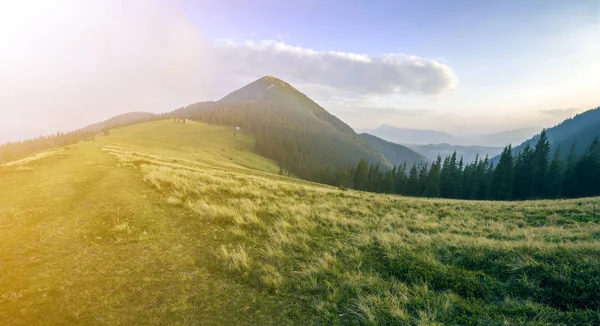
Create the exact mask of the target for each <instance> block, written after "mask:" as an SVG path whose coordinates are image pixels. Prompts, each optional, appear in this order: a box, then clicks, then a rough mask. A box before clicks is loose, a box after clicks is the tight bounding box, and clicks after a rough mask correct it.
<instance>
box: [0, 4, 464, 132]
mask: <svg viewBox="0 0 600 326" xmlns="http://www.w3.org/2000/svg"><path fill="white" fill-rule="evenodd" d="M0 22H1V23H0V24H1V25H2V28H1V29H0V47H1V48H2V51H0V71H2V73H1V74H0V111H1V114H2V116H3V119H0V142H4V141H7V140H17V139H22V138H25V137H34V136H38V135H41V134H48V133H53V132H56V131H67V130H72V129H76V128H80V127H83V126H85V125H87V124H91V123H95V122H98V121H100V120H103V119H106V118H109V117H111V116H114V115H116V114H119V113H123V112H127V111H150V112H166V111H169V110H172V109H175V108H177V107H179V106H182V105H187V104H190V103H193V102H196V101H200V100H216V99H219V98H220V97H222V96H224V95H226V94H227V93H228V92H230V91H232V90H234V89H236V88H237V87H240V86H242V85H243V83H245V82H248V81H251V80H254V79H257V78H260V77H262V76H264V75H275V76H277V77H280V78H283V79H285V80H286V81H288V82H290V83H292V84H293V85H295V86H299V89H303V87H304V86H305V85H314V86H315V87H313V88H310V87H307V89H312V90H317V89H318V93H315V94H312V93H311V92H306V91H305V92H306V94H307V95H309V96H311V97H313V96H315V97H317V98H318V99H320V100H321V101H322V103H324V104H326V105H324V107H326V108H327V109H331V108H330V107H329V106H327V105H328V104H329V102H328V101H332V100H338V99H339V98H341V97H343V98H345V100H346V101H348V102H350V101H351V100H353V99H354V100H356V99H359V100H361V99H363V98H367V97H368V98H372V97H377V96H382V95H388V94H394V93H396V94H411V96H423V95H431V94H439V93H442V92H445V91H448V90H452V89H454V88H455V87H456V85H457V78H456V76H455V74H454V72H453V70H452V69H451V68H450V67H449V66H447V65H445V64H442V63H439V62H436V61H433V60H427V59H424V58H420V57H417V56H409V55H404V54H384V55H380V56H367V55H363V54H355V53H347V52H342V51H316V50H312V49H309V48H303V47H297V46H292V45H289V44H285V43H283V42H281V41H272V40H267V41H260V42H252V41H248V42H244V43H234V42H223V41H221V42H212V41H210V40H207V39H205V38H204V36H203V34H202V32H201V31H200V30H198V28H197V26H196V25H195V24H194V22H191V21H189V20H188V17H187V16H186V15H185V13H184V11H183V10H179V8H178V7H177V5H174V4H171V3H166V2H161V1H152V0H148V1H142V0H131V1H126V2H121V1H116V0H107V1H101V2H89V1H75V0H57V1H54V2H52V4H47V3H46V2H45V1H27V0H24V1H19V2H8V1H6V2H0ZM303 91H304V90H303ZM360 109H361V108H360V107H357V108H356V110H360Z"/></svg>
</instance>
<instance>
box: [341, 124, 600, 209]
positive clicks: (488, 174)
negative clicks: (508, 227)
mask: <svg viewBox="0 0 600 326" xmlns="http://www.w3.org/2000/svg"><path fill="white" fill-rule="evenodd" d="M577 152H578V151H577V147H576V145H575V144H573V145H572V146H571V147H570V148H569V152H568V155H567V159H566V160H563V158H562V157H563V155H562V152H561V149H557V150H556V151H554V152H553V153H552V151H551V146H550V143H549V141H548V137H547V135H546V130H543V131H542V132H541V133H540V135H539V137H537V143H536V144H535V146H534V147H531V146H529V145H528V144H527V145H525V147H524V148H523V150H522V151H521V152H520V153H518V154H517V155H516V156H514V155H513V149H512V147H511V146H510V145H509V146H506V147H505V148H504V150H503V151H502V154H501V155H500V159H499V160H498V163H497V164H493V163H492V162H491V160H490V159H488V158H487V157H485V158H479V157H477V158H476V159H475V161H473V162H472V163H467V164H465V163H464V162H463V160H462V158H460V159H459V158H457V155H456V153H454V154H453V155H450V156H447V157H446V158H445V159H444V160H443V161H442V158H441V157H440V156H438V158H437V160H436V161H434V162H433V163H432V164H431V165H430V166H429V165H428V164H414V165H412V166H411V167H410V168H409V169H408V171H407V166H406V165H402V166H396V167H394V168H393V169H391V170H386V169H382V168H380V167H379V166H377V165H375V164H369V163H368V162H367V161H365V160H361V161H360V162H359V163H358V164H357V165H356V166H354V167H351V168H349V169H347V170H346V171H342V172H340V173H339V174H338V176H337V180H338V181H339V184H340V186H341V187H347V188H353V189H357V190H363V191H371V192H379V193H391V194H402V195H407V196H416V197H436V198H455V199H471V200H527V199H545V198H548V199H550V198H576V197H587V196H598V195H600V142H599V141H598V139H595V140H594V141H593V143H592V144H591V145H590V146H589V147H588V148H587V150H586V151H584V152H583V154H582V155H577Z"/></svg>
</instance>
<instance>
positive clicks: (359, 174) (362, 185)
mask: <svg viewBox="0 0 600 326" xmlns="http://www.w3.org/2000/svg"><path fill="white" fill-rule="evenodd" d="M352 180H353V181H354V189H357V190H366V189H367V188H368V187H369V162H367V161H366V160H362V159H361V160H360V161H359V162H358V165H357V166H356V170H355V171H354V176H353V177H352Z"/></svg>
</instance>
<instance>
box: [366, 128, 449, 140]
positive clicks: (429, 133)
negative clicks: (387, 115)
mask: <svg viewBox="0 0 600 326" xmlns="http://www.w3.org/2000/svg"><path fill="white" fill-rule="evenodd" d="M357 131H358V132H360V133H368V134H371V135H374V136H377V137H379V138H382V139H385V140H387V141H390V142H393V143H402V144H432V143H454V142H455V140H456V137H454V136H452V135H450V134H448V133H445V132H443V131H435V130H422V129H409V128H400V127H394V126H390V125H386V124H383V125H381V126H379V127H377V128H376V129H357Z"/></svg>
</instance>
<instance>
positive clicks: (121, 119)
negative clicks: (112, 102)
mask: <svg viewBox="0 0 600 326" xmlns="http://www.w3.org/2000/svg"><path fill="white" fill-rule="evenodd" d="M155 117H156V115H155V114H154V113H149V112H129V113H124V114H120V115H118V116H115V117H112V118H110V119H107V120H104V121H102V122H98V123H95V124H91V125H89V126H87V127H84V128H83V129H81V131H83V132H100V131H101V130H102V129H105V128H114V127H117V126H125V125H130V124H132V123H136V122H143V121H150V120H152V119H154V118H155Z"/></svg>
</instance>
